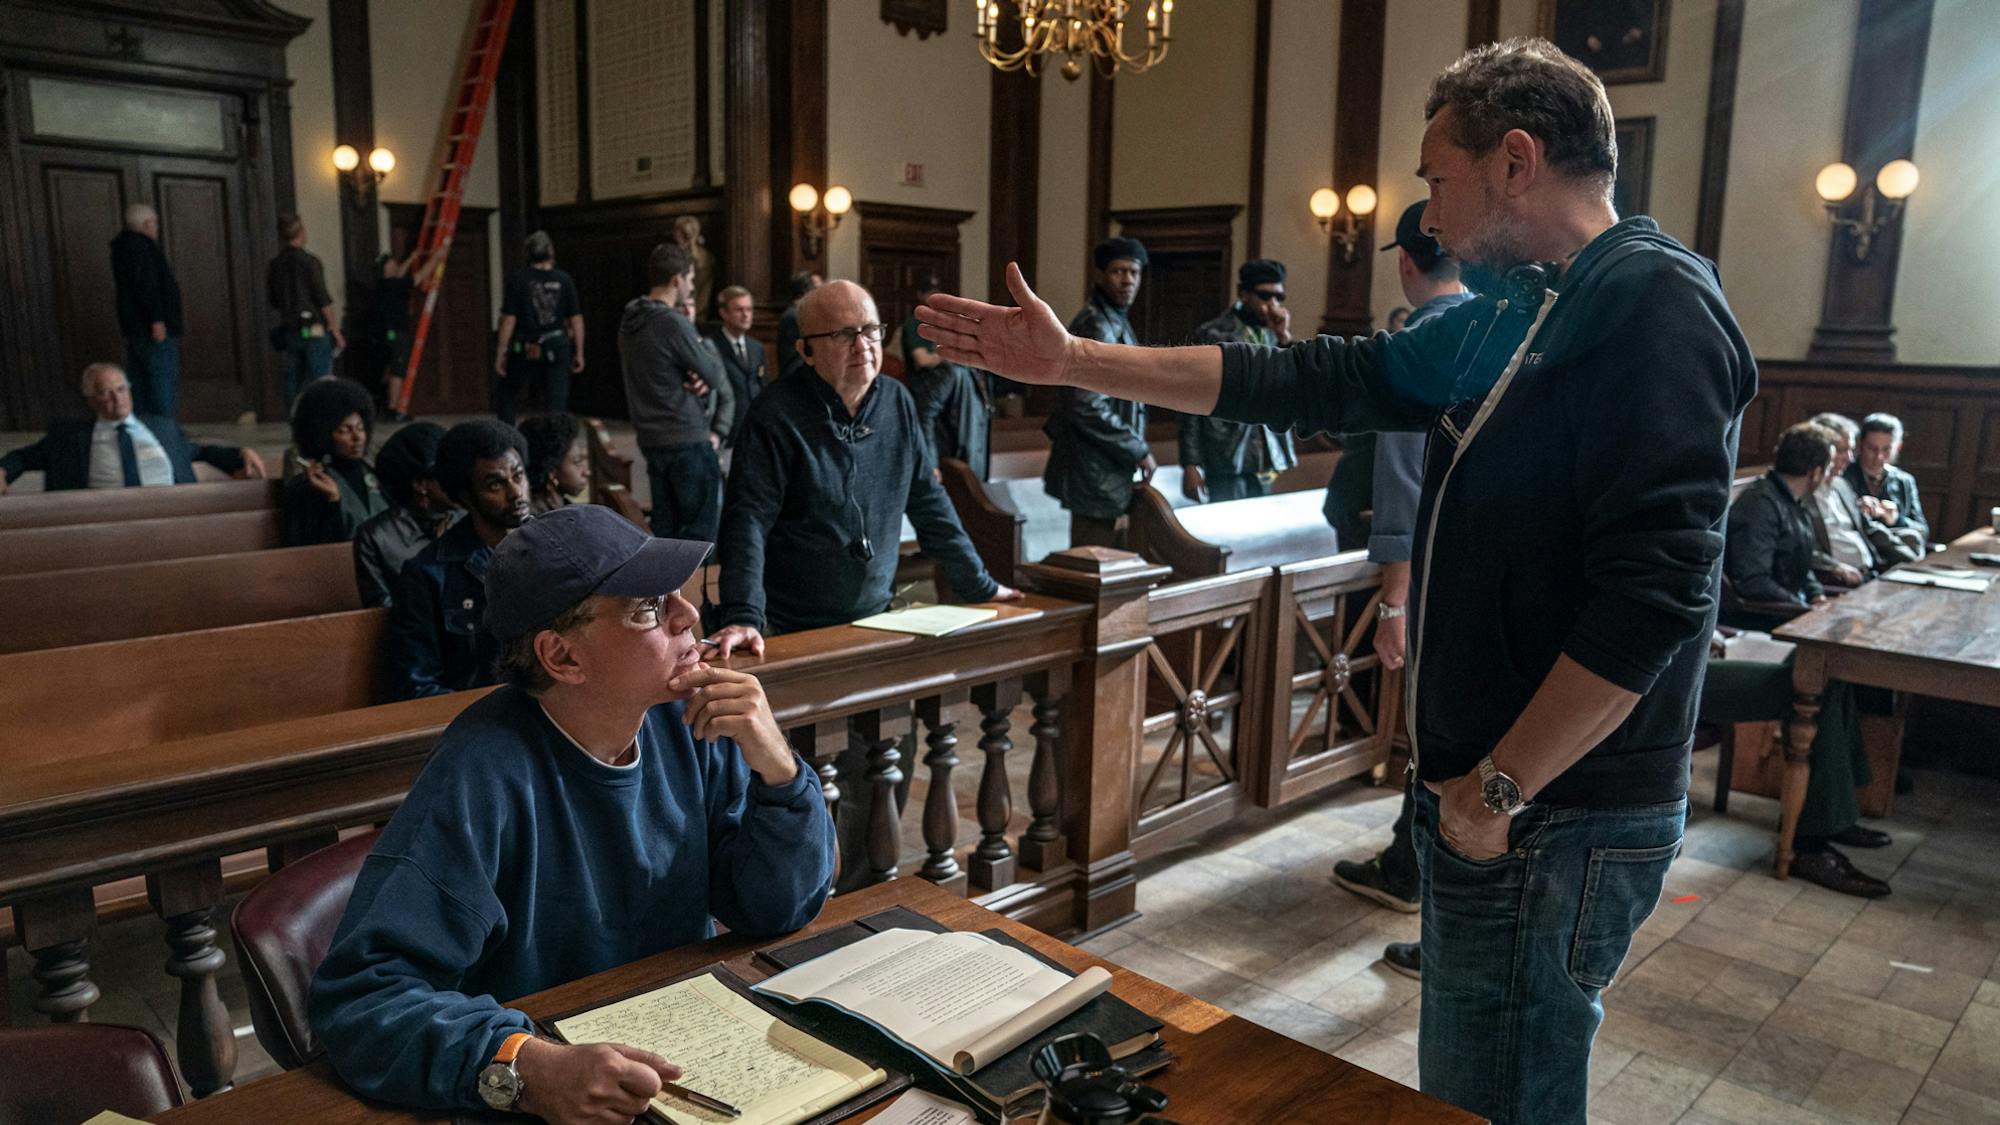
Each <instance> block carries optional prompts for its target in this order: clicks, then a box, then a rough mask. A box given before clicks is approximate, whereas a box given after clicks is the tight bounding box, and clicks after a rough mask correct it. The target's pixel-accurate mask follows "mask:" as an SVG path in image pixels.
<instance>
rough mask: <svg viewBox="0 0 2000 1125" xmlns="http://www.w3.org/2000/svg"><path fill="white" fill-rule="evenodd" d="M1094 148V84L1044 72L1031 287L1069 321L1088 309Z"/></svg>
mask: <svg viewBox="0 0 2000 1125" xmlns="http://www.w3.org/2000/svg"><path fill="white" fill-rule="evenodd" d="M1113 127H1114V128H1116V126H1115V125H1114V126H1113ZM1089 147H1090V83H1089V82H1088V81H1085V80H1083V79H1078V80H1077V81H1075V82H1066V81H1064V80H1063V78H1062V76H1061V75H1052V74H1044V75H1043V76H1042V158H1041V167H1040V172H1039V174H1040V180H1039V182H1038V183H1037V185H1036V203H1035V276H1033V277H1030V278H1029V279H1028V283H1029V284H1030V285H1033V286H1034V287H1035V292H1036V293H1038V294H1040V295H1041V298H1042V300H1044V301H1047V302H1048V303H1049V304H1050V305H1051V306H1052V307H1053V308H1054V309H1055V310H1056V315H1057V316H1060V317H1062V318H1064V319H1065V320H1067V319H1068V318H1069V317H1070V316H1071V315H1073V314H1074V313H1075V312H1076V310H1078V309H1080V308H1082V307H1083V296H1084V286H1083V279H1084V270H1085V267H1086V266H1087V265H1088V264H1089V260H1090V245H1091V241H1092V240H1091V237H1090V213H1089V210H1088V204H1089V202H1090V200H1089V194H1090V185H1089V178H1090V153H1089Z"/></svg>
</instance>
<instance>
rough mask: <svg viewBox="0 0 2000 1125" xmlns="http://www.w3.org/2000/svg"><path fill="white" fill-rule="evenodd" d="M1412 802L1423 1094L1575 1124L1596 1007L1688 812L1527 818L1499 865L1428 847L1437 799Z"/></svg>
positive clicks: (1681, 808)
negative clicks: (1419, 877)
mask: <svg viewBox="0 0 2000 1125" xmlns="http://www.w3.org/2000/svg"><path fill="white" fill-rule="evenodd" d="M1416 797H1417V801H1416V818H1415V823H1414V825H1413V826H1412V837H1413V840H1414V843H1415V845H1416V850H1417V863H1418V866H1419V867H1420V868H1421V869H1422V872H1423V916H1424V939H1423V948H1424V954H1423V964H1424V976H1423V1007H1422V1012H1423V1015H1422V1023H1421V1025H1420V1026H1419V1028H1418V1046H1417V1069H1418V1074H1419V1076H1420V1077H1421V1079H1422V1082H1423V1091H1424V1093H1426V1094H1430V1095H1431V1096H1433V1097H1437V1098H1442V1099H1444V1100H1445V1101H1448V1102H1451V1103H1452V1104H1453V1105H1456V1106H1459V1107H1461V1108H1463V1109H1468V1110H1471V1111H1472V1112H1474V1113H1478V1114H1482V1115H1484V1116H1486V1117H1489V1118H1491V1119H1492V1120H1493V1122H1494V1125H1514V1123H1532V1125H1553V1123H1559V1122H1576V1123H1578V1125H1581V1123H1582V1122H1583V1120H1584V1109H1585V1106H1586V1103H1587V1102H1588V1100H1589V1091H1590V1044H1591V1040H1592V1039H1593V1038H1594V1037H1595V1036H1596V1035H1597V1026H1598V1024H1599V1023H1601V1022H1603V1019H1604V1005H1603V1003H1602V1002H1601V1001H1600V1000H1599V994H1600V993H1601V992H1602V990H1603V989H1604V988H1606V987H1608V986H1609V985H1610V984H1611V980H1612V978H1613V977H1615V976H1616V975H1617V974H1618V967H1619V965H1620V963H1621V962H1623V961H1624V960H1625V953H1626V951H1627V950H1629V949H1630V948H1631V947H1632V933H1633V931H1634V930H1637V929H1638V928H1639V924H1640V923H1641V922H1644V921H1645V920H1646V917H1647V916H1648V915H1650V914H1652V912H1653V908H1654V906H1656V905H1658V903H1659V901H1660V890H1661V888H1662V887H1663V886H1664V885H1665V883H1666V877H1667V867H1668V866H1669V865H1670V864H1672V863H1673V860H1674V856H1676V855H1678V854H1679V853H1680V846H1681V832H1682V830H1683V829H1684V828H1685V826H1686V823H1687V802H1686V801H1685V800H1681V801H1674V802H1672V803H1670V804H1664V805H1638V806H1633V807H1629V808H1609V809H1580V808H1545V807H1541V806H1536V807H1532V808H1530V809H1529V810H1528V811H1526V812H1524V813H1522V814H1521V815H1519V816H1517V817H1515V818H1514V823H1513V824H1512V825H1511V826H1510V828H1509V833H1508V835H1509V841H1510V843H1511V844H1512V849H1511V850H1510V851H1508V852H1507V854H1505V855H1502V856H1500V857H1498V858H1495V859H1489V860H1481V861H1473V860H1468V859H1465V858H1464V857H1462V856H1460V855H1459V854H1458V853H1457V852H1455V851H1453V850H1452V849H1451V847H1450V845H1448V844H1446V843H1445V842H1444V841H1443V839H1441V838H1440V837H1439V836H1438V833H1437V818H1438V800H1437V796H1436V795H1435V794H1433V793H1432V792H1431V791H1430V790H1429V789H1427V788H1425V787H1423V786H1421V785H1419V786H1418V787H1417V789H1416Z"/></svg>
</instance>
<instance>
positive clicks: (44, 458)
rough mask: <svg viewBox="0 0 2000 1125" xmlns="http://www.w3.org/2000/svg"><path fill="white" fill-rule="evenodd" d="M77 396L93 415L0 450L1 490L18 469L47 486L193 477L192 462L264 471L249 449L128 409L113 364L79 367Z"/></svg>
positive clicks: (128, 394) (234, 472) (121, 372)
mask: <svg viewBox="0 0 2000 1125" xmlns="http://www.w3.org/2000/svg"><path fill="white" fill-rule="evenodd" d="M83 397H84V399H85V400H86V401H88V402H89V403H90V407H91V410H92V411H94V412H95V413H96V415H97V417H96V418H95V419H92V420H90V421H70V422H57V423H55V424H54V425H52V426H50V427H49V432H48V434H47V435H45V436H44V437H43V438H42V440H40V441H38V442H36V443H35V444H33V445H25V446H22V447H21V448H19V449H16V450H14V451H13V452H12V453H9V454H7V455H6V456H5V457H0V493H5V492H6V491H7V488H8V486H9V485H11V484H13V483H14V481H15V479H16V478H18V477H19V476H20V475H21V474H22V473H28V472H34V471H36V470H40V471H41V472H42V474H43V481H44V483H43V485H42V487H43V488H44V489H46V490H48V491H50V492H55V491H57V490H59V489H65V488H131V487H134V486H138V485H156V484H193V483H194V482H195V476H194V463H195V462H196V461H206V462H208V463H209V464H211V465H213V466H215V467H216V468H218V469H221V470H222V471H223V472H225V473H228V474H229V475H231V476H234V477H262V476H264V462H263V460H262V459H261V458H259V457H258V456H257V451H256V450H254V449H251V448H249V447H247V446H246V447H243V448H241V449H235V448H231V447H229V446H223V445H198V444H196V443H195V442H194V441H193V440H191V439H190V438H189V437H188V436H187V434H186V433H185V432H184V431H182V429H181V428H180V426H179V425H178V424H176V423H175V422H174V420H173V419H171V418H163V417H160V416H159V415H157V414H153V415H139V414H134V413H132V384H131V382H130V381H129V380H128V379H126V377H125V369H124V368H122V367H119V366H118V365H117V364H115V363H93V364H91V365H90V366H89V367H86V368H84V369H83Z"/></svg>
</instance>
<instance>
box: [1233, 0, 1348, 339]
mask: <svg viewBox="0 0 2000 1125" xmlns="http://www.w3.org/2000/svg"><path fill="white" fill-rule="evenodd" d="M1271 8H1272V10H1271V82H1270V84H1269V86H1268V87H1267V90H1266V93H1265V111H1266V114H1267V119H1268V126H1267V128H1266V130H1265V134H1264V137H1265V141H1264V245H1263V247H1262V249H1263V256H1264V257H1266V258H1276V259H1277V260H1279V261H1281V262H1283V263H1285V267H1286V276H1285V292H1286V294H1287V298H1288V299H1287V302H1286V303H1287V304H1288V305H1289V306H1290V307H1291V310H1292V331H1293V332H1295V333H1297V334H1299V335H1301V336H1304V335H1310V334H1311V333H1312V332H1314V331H1315V330H1316V329H1317V328H1318V327H1319V319H1320V314H1321V313H1323V312H1325V311H1326V235H1325V234H1323V233H1321V231H1320V229H1319V224H1318V223H1316V222H1314V221H1313V217H1312V212H1311V211H1309V210H1307V209H1306V201H1307V200H1309V199H1311V198H1312V193H1313V192H1314V191H1315V190H1316V189H1318V188H1322V187H1325V186H1326V185H1327V184H1329V183H1331V182H1333V100H1334V99H1333V89H1334V82H1335V80H1336V78H1337V77H1338V73H1339V62H1338V58H1337V55H1338V47H1337V45H1338V43H1339V39H1338V35H1339V25H1338V20H1339V12H1340V4H1339V0H1290V2H1287V3H1281V4H1273V5H1272V6H1271ZM1253 33H1254V32H1253ZM1237 256H1238V257H1247V256H1248V255H1247V254H1245V253H1244V252H1243V248H1241V247H1239V248H1238V251H1237Z"/></svg>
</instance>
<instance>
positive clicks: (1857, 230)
mask: <svg viewBox="0 0 2000 1125" xmlns="http://www.w3.org/2000/svg"><path fill="white" fill-rule="evenodd" d="M1919 179H1921V177H1920V176H1919V175H1918V173H1917V166H1916V165H1915V164H1913V163H1911V162H1910V161H1908V160H1891V161H1890V162H1889V163H1887V164H1884V165H1882V167H1881V169H1880V170H1879V171H1877V172H1876V173H1875V182H1874V183H1872V184H1870V185H1868V186H1867V187H1865V188H1862V189H1861V215H1860V217H1859V218H1855V217H1853V216H1850V215H1843V214H1842V213H1841V212H1842V211H1844V210H1846V204H1847V201H1848V200H1849V199H1850V198H1851V197H1852V196H1853V195H1854V188H1855V186H1856V185H1857V184H1859V183H1860V182H1861V177H1859V176H1857V175H1855V172H1854V169H1853V168H1850V167H1848V166H1847V165H1846V164H1842V163H1839V162H1835V163H1833V164H1829V165H1827V166H1826V167H1824V168H1821V169H1820V170H1819V175H1818V176H1816V177H1814V179H1813V190H1814V191H1816V192H1818V193H1819V198H1820V201H1821V202H1822V203H1824V204H1825V205H1826V216H1827V218H1828V219H1829V220H1831V221H1832V223H1833V228H1834V230H1835V231H1846V232H1847V234H1848V235H1849V236H1850V237H1849V240H1848V244H1847V252H1848V254H1849V256H1851V257H1852V258H1853V259H1854V260H1855V261H1856V262H1860V263H1863V264H1866V263H1867V261H1868V254H1869V252H1870V251H1872V250H1873V249H1874V248H1875V240H1876V239H1877V238H1879V237H1881V235H1882V232H1883V231H1884V230H1886V229H1888V227H1889V225H1890V224H1891V223H1894V222H1895V221H1896V220H1897V218H1899V217H1900V216H1901V215H1902V213H1903V200H1905V199H1908V198H1909V197H1910V194H1911V193H1912V192H1914V191H1916V190H1917V181H1918V180H1919Z"/></svg>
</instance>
